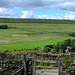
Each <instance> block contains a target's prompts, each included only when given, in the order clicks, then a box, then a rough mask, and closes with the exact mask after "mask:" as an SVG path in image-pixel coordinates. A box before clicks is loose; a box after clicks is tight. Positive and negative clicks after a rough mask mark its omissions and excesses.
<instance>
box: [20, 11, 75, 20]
mask: <svg viewBox="0 0 75 75" xmlns="http://www.w3.org/2000/svg"><path fill="white" fill-rule="evenodd" d="M21 18H36V19H66V20H75V12H66V14H65V15H45V14H43V15H37V14H36V13H34V12H33V11H22V15H21Z"/></svg>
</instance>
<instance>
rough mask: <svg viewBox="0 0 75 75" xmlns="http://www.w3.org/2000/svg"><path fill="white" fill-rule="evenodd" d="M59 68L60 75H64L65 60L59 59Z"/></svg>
mask: <svg viewBox="0 0 75 75" xmlns="http://www.w3.org/2000/svg"><path fill="white" fill-rule="evenodd" d="M58 68H59V72H58V73H59V74H58V75H62V68H63V59H62V58H60V59H59V62H58Z"/></svg>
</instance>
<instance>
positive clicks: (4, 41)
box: [0, 40, 10, 43]
mask: <svg viewBox="0 0 75 75" xmlns="http://www.w3.org/2000/svg"><path fill="white" fill-rule="evenodd" d="M0 42H3V43H9V42H10V41H9V40H0Z"/></svg>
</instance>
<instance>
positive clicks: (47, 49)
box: [43, 47, 51, 53]
mask: <svg viewBox="0 0 75 75" xmlns="http://www.w3.org/2000/svg"><path fill="white" fill-rule="evenodd" d="M43 51H44V52H46V53H47V52H51V48H49V47H44V50H43Z"/></svg>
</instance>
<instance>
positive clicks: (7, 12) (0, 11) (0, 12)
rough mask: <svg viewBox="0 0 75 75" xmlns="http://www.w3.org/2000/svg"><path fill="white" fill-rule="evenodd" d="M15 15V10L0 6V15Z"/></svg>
mask: <svg viewBox="0 0 75 75" xmlns="http://www.w3.org/2000/svg"><path fill="white" fill-rule="evenodd" d="M14 16H15V11H14V10H11V9H9V8H8V9H6V8H0V17H12V18H13V17H14Z"/></svg>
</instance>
